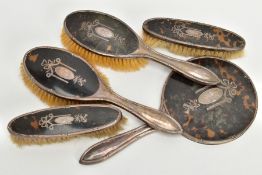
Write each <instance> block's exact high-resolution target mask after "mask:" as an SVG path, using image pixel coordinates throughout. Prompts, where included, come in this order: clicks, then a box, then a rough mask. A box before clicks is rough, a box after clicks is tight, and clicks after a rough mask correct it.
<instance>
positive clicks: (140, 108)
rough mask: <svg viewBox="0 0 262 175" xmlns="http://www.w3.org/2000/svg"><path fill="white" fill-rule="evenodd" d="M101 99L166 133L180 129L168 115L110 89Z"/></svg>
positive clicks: (179, 130)
mask: <svg viewBox="0 0 262 175" xmlns="http://www.w3.org/2000/svg"><path fill="white" fill-rule="evenodd" d="M104 92H105V91H104ZM103 99H104V100H105V101H108V102H110V103H113V104H115V105H117V106H119V107H121V108H123V109H125V110H127V111H129V112H130V113H132V114H134V115H135V116H137V117H138V118H140V119H141V120H143V121H144V122H146V123H147V124H148V125H149V126H150V127H152V128H154V129H156V130H159V131H164V132H168V133H177V132H181V131H182V127H181V126H180V124H179V123H178V122H177V121H176V120H175V119H174V118H172V117H171V116H170V115H168V114H166V113H164V112H161V111H159V110H156V109H153V108H150V107H147V106H144V105H142V104H138V103H136V102H133V101H130V100H128V99H126V98H124V97H121V96H119V95H117V94H116V93H114V92H113V91H111V90H110V91H108V93H107V94H103Z"/></svg>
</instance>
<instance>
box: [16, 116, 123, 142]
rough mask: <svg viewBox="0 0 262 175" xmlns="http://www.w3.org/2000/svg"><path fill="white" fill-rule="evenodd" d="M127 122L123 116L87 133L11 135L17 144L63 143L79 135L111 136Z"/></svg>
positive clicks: (92, 136)
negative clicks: (41, 135) (112, 122)
mask: <svg viewBox="0 0 262 175" xmlns="http://www.w3.org/2000/svg"><path fill="white" fill-rule="evenodd" d="M126 122H127V118H126V117H122V118H121V119H120V121H119V122H118V123H116V124H115V125H113V126H110V127H108V128H105V129H102V130H98V131H93V132H90V133H86V134H80V135H74V136H68V135H65V136H59V137H58V136H56V137H42V138H41V137H33V136H28V137H27V136H18V135H11V140H12V141H13V142H14V143H15V144H17V145H18V146H24V145H44V144H52V143H61V142H65V141H69V140H72V139H75V138H79V137H89V138H102V137H110V136H113V135H116V134H117V133H119V132H120V131H121V130H123V126H124V125H125V123H126Z"/></svg>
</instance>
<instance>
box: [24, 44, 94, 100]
mask: <svg viewBox="0 0 262 175" xmlns="http://www.w3.org/2000/svg"><path fill="white" fill-rule="evenodd" d="M74 57H75V56H74V55H72V54H71V53H69V52H66V51H64V50H60V49H58V48H48V47H39V48H35V49H33V50H31V51H29V52H28V53H27V54H26V56H25V58H24V66H25V69H26V70H27V71H28V73H30V75H29V76H32V77H33V78H34V80H36V82H37V83H38V85H40V86H42V88H43V89H46V90H48V91H52V92H55V93H56V94H62V95H63V96H64V95H65V94H66V96H67V97H72V98H75V97H77V98H78V97H87V96H91V95H93V94H94V93H96V92H97V90H98V88H99V80H98V77H97V75H96V73H95V72H94V71H93V70H92V69H91V68H90V67H89V66H88V65H87V64H86V63H85V61H83V60H81V59H76V58H74ZM72 60H73V61H72Z"/></svg>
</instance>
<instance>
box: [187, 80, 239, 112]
mask: <svg viewBox="0 0 262 175" xmlns="http://www.w3.org/2000/svg"><path fill="white" fill-rule="evenodd" d="M236 89H237V85H236V83H235V82H234V81H229V80H227V79H223V80H222V81H221V84H220V85H218V86H217V87H215V88H214V87H213V88H212V87H210V86H205V87H203V88H200V89H198V90H196V91H195V94H198V93H201V94H200V95H199V96H198V98H197V99H189V100H188V102H186V103H184V104H183V108H184V112H185V113H189V112H190V111H195V110H197V109H198V108H199V107H200V106H201V105H205V106H206V110H207V111H209V110H212V109H214V108H216V107H218V106H221V105H222V104H224V103H231V102H232V100H233V98H234V97H235V96H236V95H237V90H236Z"/></svg>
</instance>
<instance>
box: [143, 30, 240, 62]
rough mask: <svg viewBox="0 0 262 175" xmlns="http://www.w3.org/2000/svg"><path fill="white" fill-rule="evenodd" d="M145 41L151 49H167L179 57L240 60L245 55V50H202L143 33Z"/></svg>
mask: <svg viewBox="0 0 262 175" xmlns="http://www.w3.org/2000/svg"><path fill="white" fill-rule="evenodd" d="M143 40H144V42H145V43H146V44H147V45H149V46H151V47H161V48H166V49H168V50H169V51H170V52H173V53H175V54H177V55H182V56H194V57H199V56H213V57H219V58H238V57H242V56H243V55H244V51H243V50H240V51H213V50H208V49H201V48H196V47H190V46H185V45H182V44H176V43H171V42H168V41H164V40H160V39H157V38H154V37H152V36H150V35H149V34H147V33H145V32H143Z"/></svg>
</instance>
